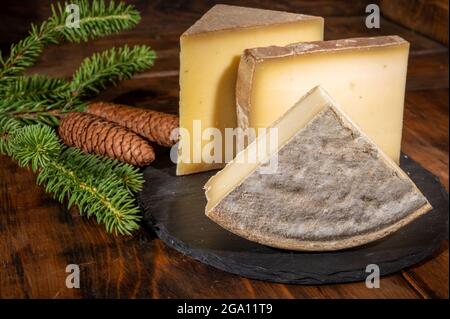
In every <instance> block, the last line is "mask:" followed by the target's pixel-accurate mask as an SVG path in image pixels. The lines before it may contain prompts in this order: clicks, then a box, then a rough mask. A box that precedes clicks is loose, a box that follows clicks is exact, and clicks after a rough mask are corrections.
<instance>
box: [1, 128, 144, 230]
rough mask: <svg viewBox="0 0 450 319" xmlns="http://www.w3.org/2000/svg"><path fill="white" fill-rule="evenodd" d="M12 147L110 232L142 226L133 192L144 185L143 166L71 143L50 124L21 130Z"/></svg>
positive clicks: (55, 190) (51, 187)
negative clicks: (81, 149) (106, 157)
mask: <svg viewBox="0 0 450 319" xmlns="http://www.w3.org/2000/svg"><path fill="white" fill-rule="evenodd" d="M8 153H9V155H10V156H11V157H12V158H13V159H15V160H16V161H17V162H18V164H19V165H20V166H31V169H32V170H33V171H35V172H38V177H37V183H38V184H39V185H41V184H45V185H46V186H45V189H46V191H47V192H48V193H51V194H53V197H54V198H55V199H57V200H59V201H60V202H63V201H64V200H65V199H66V198H67V199H68V206H69V207H71V206H72V205H75V206H77V208H78V210H79V212H80V214H86V215H87V216H88V217H91V216H95V217H96V219H97V221H98V222H99V223H102V224H105V226H106V229H107V230H108V231H109V232H114V233H116V234H117V233H120V234H130V233H131V232H132V231H133V230H135V229H137V228H138V227H139V224H138V222H139V220H140V216H139V208H138V207H137V206H136V205H135V201H134V199H133V196H132V191H133V190H134V189H136V190H137V189H139V188H140V187H141V186H142V180H143V179H142V175H141V173H139V172H138V171H137V170H134V169H133V168H131V167H126V165H125V164H118V163H115V162H114V161H112V160H108V161H103V160H101V159H100V158H98V157H96V156H92V155H88V154H82V153H81V152H79V151H77V150H72V149H70V148H66V147H65V146H64V145H62V144H61V142H60V140H59V138H58V136H57V135H56V133H55V131H54V130H53V129H52V128H51V127H48V126H45V125H28V126H25V127H23V128H19V129H17V130H15V131H14V133H13V134H12V135H11V136H10V138H9V139H8ZM80 164H86V166H87V169H86V168H85V167H83V166H80ZM95 165H97V166H99V167H94V166H95ZM128 174H129V175H128Z"/></svg>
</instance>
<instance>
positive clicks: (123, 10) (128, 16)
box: [50, 0, 141, 42]
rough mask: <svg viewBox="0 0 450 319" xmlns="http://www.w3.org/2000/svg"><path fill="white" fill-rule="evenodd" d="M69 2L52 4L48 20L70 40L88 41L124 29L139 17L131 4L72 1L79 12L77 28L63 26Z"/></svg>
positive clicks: (131, 26)
mask: <svg viewBox="0 0 450 319" xmlns="http://www.w3.org/2000/svg"><path fill="white" fill-rule="evenodd" d="M68 4H69V3H67V2H66V3H64V5H61V3H57V4H56V5H55V6H52V13H53V14H52V17H51V18H50V22H51V23H52V24H54V25H56V26H58V27H57V29H58V31H59V33H60V34H61V35H62V36H63V37H64V38H65V39H66V40H67V41H70V42H80V41H88V40H89V39H94V38H97V37H101V36H105V35H108V34H112V33H116V32H120V31H124V30H128V29H131V28H133V27H134V26H136V25H137V24H138V22H139V20H140V19H141V17H140V15H139V12H138V11H137V10H136V9H134V7H133V6H131V5H126V4H125V3H123V2H119V3H118V4H115V3H114V1H110V2H109V4H106V3H105V1H92V2H91V3H89V1H86V0H83V1H73V2H70V4H75V5H78V7H79V13H80V21H79V28H67V27H65V23H66V20H67V18H68V16H69V14H70V12H66V11H65V8H66V6H67V5H68Z"/></svg>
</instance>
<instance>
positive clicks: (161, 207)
mask: <svg viewBox="0 0 450 319" xmlns="http://www.w3.org/2000/svg"><path fill="white" fill-rule="evenodd" d="M400 166H401V167H402V168H403V170H404V171H406V172H407V173H408V174H409V176H410V177H411V179H412V180H413V181H414V182H415V183H416V184H417V186H418V187H419V189H420V190H421V191H422V192H423V193H424V194H425V196H426V197H427V198H428V200H429V201H430V203H431V205H432V206H433V210H432V211H431V212H429V213H427V214H425V215H424V216H422V217H420V218H419V219H417V220H415V221H413V222H412V223H410V224H409V225H407V226H405V227H404V228H402V229H400V230H399V231H398V232H396V233H395V234H392V235H390V236H388V237H386V238H384V239H381V240H379V241H377V242H373V243H370V244H368V245H365V246H360V247H357V248H352V249H347V250H341V251H336V252H296V251H288V250H280V249H274V248H270V247H267V246H263V245H260V244H257V243H253V242H250V241H248V240H245V239H243V238H240V237H238V236H236V235H234V234H232V233H230V232H228V231H226V230H225V229H223V228H221V227H220V226H219V225H217V224H215V223H214V222H212V221H211V220H210V219H208V218H207V217H206V216H205V214H204V208H205V205H206V199H205V196H204V192H203V185H204V184H205V183H206V181H207V180H208V179H209V177H210V176H212V175H213V174H215V171H214V172H206V173H200V174H194V175H189V176H175V165H174V164H173V163H171V162H170V160H169V159H168V156H160V159H159V160H158V161H156V162H155V164H154V165H153V166H151V167H148V168H147V169H146V170H145V171H144V177H145V180H146V183H145V186H144V189H143V190H142V192H141V193H140V194H139V195H138V200H139V203H140V205H141V207H142V208H143V211H144V220H145V222H146V224H147V225H148V226H150V227H151V229H153V230H154V231H155V232H156V234H157V235H158V237H159V238H160V239H161V240H162V241H163V242H165V243H166V244H168V245H169V246H171V247H173V248H175V249H176V250H178V251H180V252H181V253H183V254H185V255H188V256H190V257H192V258H194V259H197V260H199V261H201V262H203V263H205V264H208V265H211V266H213V267H216V268H218V269H221V270H224V271H227V272H230V273H233V274H237V275H241V276H245V277H249V278H254V279H261V280H267V281H274V282H282V283H291V284H325V283H339V282H350V281H360V280H365V278H366V276H367V275H368V273H366V272H365V270H366V266H367V265H369V264H377V265H378V266H379V267H380V273H381V275H386V274H390V273H393V272H396V271H398V270H400V269H402V268H405V267H408V266H410V265H412V264H415V263H417V262H419V261H421V260H423V259H424V258H426V257H428V256H430V255H431V254H432V253H433V252H434V251H435V250H436V249H438V248H439V247H440V245H441V243H442V241H443V240H444V239H448V206H449V202H448V194H447V192H446V191H445V189H444V188H443V187H442V185H441V184H440V182H439V179H438V178H437V177H435V176H434V175H433V174H431V173H430V172H428V171H427V170H425V169H424V168H422V167H421V166H420V165H419V164H417V163H416V162H414V161H413V160H411V159H410V158H408V157H407V156H405V155H402V159H401V165H400Z"/></svg>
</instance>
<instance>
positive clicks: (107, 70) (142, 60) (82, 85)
mask: <svg viewBox="0 0 450 319" xmlns="http://www.w3.org/2000/svg"><path fill="white" fill-rule="evenodd" d="M155 58H156V54H155V51H153V50H151V49H150V48H149V47H148V46H145V45H137V46H134V47H132V48H131V49H130V48H129V47H128V46H125V47H123V48H119V49H116V48H112V49H110V50H106V51H103V52H101V53H95V54H93V55H92V56H91V57H90V58H86V59H85V60H84V61H83V63H82V64H81V66H80V67H79V68H78V70H77V71H76V72H75V74H74V76H73V80H72V82H71V83H70V86H71V91H72V95H73V96H85V95H94V94H98V93H99V92H100V91H101V90H103V89H105V88H106V87H107V86H108V85H115V84H117V82H118V81H121V80H125V79H129V78H131V77H132V76H133V75H134V74H135V73H137V72H141V71H143V70H145V69H147V68H149V67H151V66H152V65H153V63H154V60H155Z"/></svg>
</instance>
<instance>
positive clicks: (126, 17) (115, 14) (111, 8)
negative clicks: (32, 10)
mask: <svg viewBox="0 0 450 319" xmlns="http://www.w3.org/2000/svg"><path fill="white" fill-rule="evenodd" d="M68 4H69V3H64V5H62V4H61V3H57V4H56V6H55V5H52V7H51V8H52V16H51V17H50V18H48V19H47V20H46V21H44V22H43V23H41V25H40V26H36V25H34V24H33V25H32V26H31V31H30V34H29V35H28V36H27V37H26V38H25V39H23V40H21V41H19V42H18V43H17V44H13V45H12V46H11V49H10V54H9V57H8V58H7V59H6V60H3V59H2V58H1V56H2V54H1V52H0V84H1V85H4V83H5V82H7V81H9V80H10V77H12V76H16V75H18V74H20V73H22V72H23V71H24V70H25V69H26V68H28V67H30V66H32V65H33V64H34V62H35V61H36V59H37V58H38V57H39V55H40V54H41V53H42V50H43V48H44V46H45V45H46V44H49V43H54V44H57V43H59V42H60V41H61V40H62V39H64V40H67V41H70V42H80V41H87V40H89V39H94V38H97V37H101V36H106V35H109V34H112V33H116V32H120V31H124V30H128V29H131V28H133V27H134V26H136V24H137V23H138V22H139V20H140V15H139V12H138V11H137V10H136V9H135V8H134V7H133V6H131V5H126V4H124V3H123V2H120V3H118V4H115V3H114V1H110V2H109V3H108V4H106V2H105V1H104V0H93V1H91V2H89V1H87V0H78V1H73V2H71V3H70V4H74V5H77V6H78V8H79V25H78V26H79V27H68V26H66V20H67V19H68V17H69V14H71V12H70V11H69V12H66V7H67V5H68Z"/></svg>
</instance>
